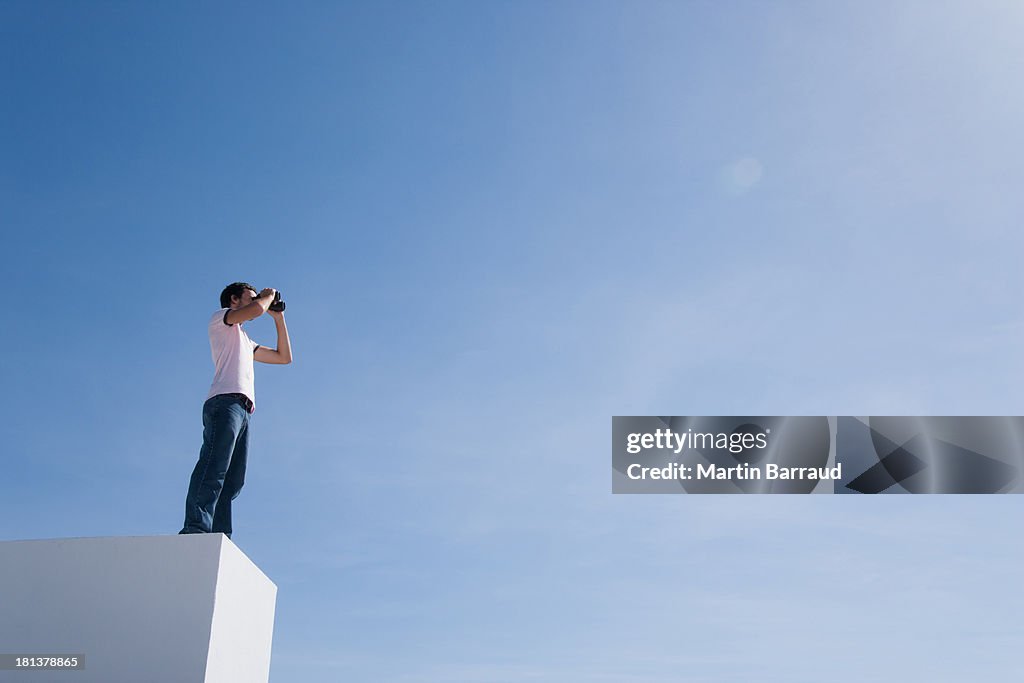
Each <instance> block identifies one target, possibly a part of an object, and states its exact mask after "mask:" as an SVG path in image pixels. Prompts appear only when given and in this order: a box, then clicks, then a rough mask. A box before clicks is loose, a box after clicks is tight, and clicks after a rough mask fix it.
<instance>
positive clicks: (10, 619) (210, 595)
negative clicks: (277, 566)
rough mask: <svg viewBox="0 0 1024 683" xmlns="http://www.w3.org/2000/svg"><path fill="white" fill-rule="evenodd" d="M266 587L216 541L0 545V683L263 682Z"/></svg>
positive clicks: (272, 597)
mask: <svg viewBox="0 0 1024 683" xmlns="http://www.w3.org/2000/svg"><path fill="white" fill-rule="evenodd" d="M276 600H277V586H275V585H274V584H273V583H272V582H271V581H270V579H268V578H267V577H266V575H265V574H264V573H263V572H262V571H260V569H259V567H257V566H256V565H255V564H253V563H252V561H251V560H249V558H248V557H246V556H245V555H244V554H243V553H242V551H241V550H239V549H238V546H236V545H235V544H234V543H232V542H231V540H230V539H228V538H227V537H226V536H224V535H223V534H183V535H180V536H179V535H173V536H130V537H106V538H60V539H52V540H40V541H4V542H0V654H6V655H12V654H16V655H20V656H25V655H43V654H46V655H60V654H64V655H68V654H79V655H84V669H81V670H77V671H66V672H58V671H46V672H43V671H38V670H37V671H31V670H17V669H15V670H10V669H5V670H0V681H3V682H5V683H6V682H7V681H19V682H21V681H41V680H44V679H45V680H65V679H66V680H69V681H70V680H74V681H76V683H121V682H123V683H140V682H141V681H146V682H147V683H164V682H166V683H192V682H195V683H250V682H252V683H257V682H259V683H266V682H267V679H268V677H269V675H270V647H271V641H272V638H273V631H274V608H275V603H276Z"/></svg>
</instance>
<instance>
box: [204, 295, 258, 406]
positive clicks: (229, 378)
mask: <svg viewBox="0 0 1024 683" xmlns="http://www.w3.org/2000/svg"><path fill="white" fill-rule="evenodd" d="M230 310H231V309H230V308H222V309H220V310H219V311H217V312H216V313H214V314H213V317H211V318H210V325H209V328H210V353H211V354H213V366H214V368H215V370H214V373H213V384H212V385H211V386H210V393H209V394H207V396H206V398H208V399H209V398H211V397H213V396H216V395H218V394H245V395H246V396H248V397H249V400H250V401H252V405H253V410H255V409H256V389H255V387H254V385H253V374H254V373H253V368H252V363H253V354H255V353H256V349H258V348H259V346H260V345H259V344H257V343H256V342H254V341H253V340H251V339H249V335H247V334H246V333H245V330H243V329H242V323H237V324H235V325H228V324H227V323H226V322H224V319H225V318H226V317H227V315H228V311H230Z"/></svg>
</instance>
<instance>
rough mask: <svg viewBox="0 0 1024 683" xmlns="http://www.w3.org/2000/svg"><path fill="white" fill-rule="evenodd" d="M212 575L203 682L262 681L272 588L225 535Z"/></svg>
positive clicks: (271, 627)
mask: <svg viewBox="0 0 1024 683" xmlns="http://www.w3.org/2000/svg"><path fill="white" fill-rule="evenodd" d="M217 576H218V578H217V589H216V597H215V604H214V610H213V627H212V630H211V634H210V658H209V662H208V665H207V669H206V680H205V683H267V681H268V679H269V677H270V648H271V641H272V639H273V634H274V609H275V605H276V601H277V586H275V585H274V584H273V583H272V582H271V581H270V579H268V578H267V577H266V575H265V574H264V573H263V572H262V571H260V569H259V567H257V566H256V565H255V564H253V563H252V561H251V560H250V559H249V558H248V557H246V556H245V555H244V554H243V553H242V551H241V550H239V549H238V547H237V546H236V545H235V544H234V543H232V542H231V541H230V540H227V539H225V541H224V546H223V548H222V549H221V555H220V571H219V572H218V575H217Z"/></svg>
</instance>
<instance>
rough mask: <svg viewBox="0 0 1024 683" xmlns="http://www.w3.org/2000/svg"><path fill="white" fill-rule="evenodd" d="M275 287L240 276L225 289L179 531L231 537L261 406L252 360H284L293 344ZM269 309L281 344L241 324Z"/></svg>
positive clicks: (213, 330)
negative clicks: (256, 336)
mask: <svg viewBox="0 0 1024 683" xmlns="http://www.w3.org/2000/svg"><path fill="white" fill-rule="evenodd" d="M275 294H276V292H275V291H274V290H273V289H264V290H263V291H261V292H260V293H259V294H256V290H255V288H254V287H253V286H252V285H250V284H248V283H246V282H235V283H232V284H230V285H228V286H227V287H225V288H224V291H223V292H221V295H220V305H221V308H220V310H218V311H217V312H216V313H214V314H213V317H211V318H210V323H209V333H210V351H211V352H212V354H213V364H214V368H215V370H214V374H213V384H212V385H211V386H210V392H209V394H207V398H206V403H204V404H203V447H202V449H200V451H199V462H197V463H196V466H195V469H194V470H193V471H192V479H191V481H190V482H189V486H188V495H187V496H186V498H185V526H184V527H183V528H182V530H181V531H179V532H178V533H181V534H202V533H211V532H212V533H218V532H219V533H223V534H225V535H226V536H227V537H228V538H231V501H232V500H234V499H235V498H236V497H237V496H238V492H239V491H240V490H241V489H242V484H243V482H244V480H245V461H246V455H247V451H248V446H249V416H250V415H251V414H252V413H253V411H254V410H255V409H256V392H255V390H254V388H253V361H254V360H258V361H260V362H261V363H274V364H279V365H284V364H288V363H291V362H292V347H291V342H290V341H289V339H288V328H287V327H286V326H285V323H284V311H272V310H270V304H272V303H273V302H274V296H275ZM264 313H270V316H271V317H272V318H274V324H275V325H276V326H277V348H276V349H268V348H265V347H262V346H260V345H259V344H256V343H255V342H253V341H252V340H251V339H249V335H247V334H246V333H245V330H243V329H242V324H243V323H245V322H247V321H249V320H252V319H254V318H258V317H259V316H261V315H263V314H264Z"/></svg>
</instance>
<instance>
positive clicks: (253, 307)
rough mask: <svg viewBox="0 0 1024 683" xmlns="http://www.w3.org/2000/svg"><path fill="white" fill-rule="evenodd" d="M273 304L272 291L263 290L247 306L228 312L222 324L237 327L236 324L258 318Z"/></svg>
mask: <svg viewBox="0 0 1024 683" xmlns="http://www.w3.org/2000/svg"><path fill="white" fill-rule="evenodd" d="M272 303H274V290H273V289H269V288H268V289H264V290H263V291H262V292H260V293H259V295H257V297H256V298H255V299H253V300H252V303H250V304H249V305H248V306H242V307H241V308H236V309H234V310H232V311H228V312H227V314H226V315H225V316H224V322H226V323H227V324H228V325H237V324H238V323H244V322H247V321H249V320H252V319H253V318H258V317H260V316H261V315H263V314H264V313H266V312H267V309H268V308H270V304H272Z"/></svg>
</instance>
